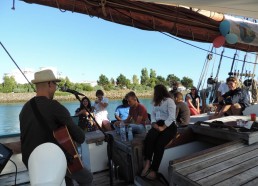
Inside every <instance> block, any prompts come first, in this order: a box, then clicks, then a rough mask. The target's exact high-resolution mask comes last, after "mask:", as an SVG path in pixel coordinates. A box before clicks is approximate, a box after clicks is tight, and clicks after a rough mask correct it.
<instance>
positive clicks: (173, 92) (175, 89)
mask: <svg viewBox="0 0 258 186" xmlns="http://www.w3.org/2000/svg"><path fill="white" fill-rule="evenodd" d="M178 87H179V83H178V82H174V83H173V84H172V89H171V90H170V91H169V94H170V96H171V98H172V99H174V98H175V93H177V92H179V91H178Z"/></svg>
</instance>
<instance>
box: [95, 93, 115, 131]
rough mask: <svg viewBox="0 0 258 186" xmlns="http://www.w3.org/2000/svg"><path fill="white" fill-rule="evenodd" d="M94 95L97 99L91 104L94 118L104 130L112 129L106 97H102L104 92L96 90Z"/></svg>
mask: <svg viewBox="0 0 258 186" xmlns="http://www.w3.org/2000/svg"><path fill="white" fill-rule="evenodd" d="M96 97H97V99H96V101H95V103H94V105H93V109H94V112H95V120H96V121H97V123H98V124H99V125H100V126H101V127H102V128H103V129H104V130H106V131H108V130H112V129H111V126H110V122H109V119H108V111H107V106H108V98H105V97H104V92H103V91H102V90H97V91H96Z"/></svg>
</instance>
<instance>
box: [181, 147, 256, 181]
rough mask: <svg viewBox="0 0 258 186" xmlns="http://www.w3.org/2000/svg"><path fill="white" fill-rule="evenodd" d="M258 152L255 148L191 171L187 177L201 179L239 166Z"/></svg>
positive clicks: (254, 156)
mask: <svg viewBox="0 0 258 186" xmlns="http://www.w3.org/2000/svg"><path fill="white" fill-rule="evenodd" d="M257 154H258V149H255V150H253V151H251V152H250V153H245V154H243V155H240V156H237V157H234V158H231V159H229V160H227V161H222V162H220V163H218V164H216V165H212V166H210V167H207V168H205V169H201V170H200V171H196V172H194V173H191V174H189V175H187V177H188V178H190V179H192V180H194V181H196V180H200V179H202V178H205V177H208V176H210V175H214V174H216V173H218V172H221V171H223V170H227V169H229V168H231V167H233V166H237V165H239V164H240V162H245V161H248V160H249V159H252V158H256V157H257ZM180 172H181V170H180Z"/></svg>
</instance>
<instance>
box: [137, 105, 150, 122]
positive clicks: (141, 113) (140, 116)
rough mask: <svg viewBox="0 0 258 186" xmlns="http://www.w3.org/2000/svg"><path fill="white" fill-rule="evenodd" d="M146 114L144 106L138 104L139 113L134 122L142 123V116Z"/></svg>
mask: <svg viewBox="0 0 258 186" xmlns="http://www.w3.org/2000/svg"><path fill="white" fill-rule="evenodd" d="M147 115H148V113H147V110H146V108H145V107H144V106H143V105H141V104H140V109H139V113H138V116H137V118H136V121H135V124H143V123H142V119H143V116H147Z"/></svg>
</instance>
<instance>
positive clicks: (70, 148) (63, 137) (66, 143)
mask: <svg viewBox="0 0 258 186" xmlns="http://www.w3.org/2000/svg"><path fill="white" fill-rule="evenodd" d="M53 134H54V138H55V139H56V141H57V142H58V143H59V144H60V145H61V146H62V147H63V148H64V149H65V150H66V152H67V153H68V154H69V155H71V156H72V157H73V158H72V160H71V161H70V162H67V169H68V171H69V172H70V173H73V172H76V171H79V170H81V169H83V165H82V161H81V158H80V156H79V154H78V152H77V150H76V145H75V144H74V142H73V140H72V138H71V136H70V134H69V131H68V129H67V127H66V126H65V125H64V126H62V127H60V128H58V129H56V130H55V131H54V132H53Z"/></svg>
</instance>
